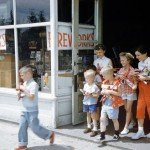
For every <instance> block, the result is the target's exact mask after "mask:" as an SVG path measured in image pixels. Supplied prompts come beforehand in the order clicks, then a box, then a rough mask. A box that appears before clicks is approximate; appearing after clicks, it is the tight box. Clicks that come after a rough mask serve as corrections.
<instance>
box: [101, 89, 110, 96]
mask: <svg viewBox="0 0 150 150" xmlns="http://www.w3.org/2000/svg"><path fill="white" fill-rule="evenodd" d="M101 94H102V95H110V94H111V90H103V91H101Z"/></svg>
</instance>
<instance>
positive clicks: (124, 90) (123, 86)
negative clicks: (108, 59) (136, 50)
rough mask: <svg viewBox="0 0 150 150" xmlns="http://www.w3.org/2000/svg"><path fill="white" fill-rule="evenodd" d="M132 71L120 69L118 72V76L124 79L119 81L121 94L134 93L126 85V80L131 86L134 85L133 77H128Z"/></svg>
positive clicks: (131, 69) (131, 68)
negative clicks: (122, 76) (123, 76)
mask: <svg viewBox="0 0 150 150" xmlns="http://www.w3.org/2000/svg"><path fill="white" fill-rule="evenodd" d="M132 71H134V68H133V67H130V68H129V69H126V68H124V67H122V68H121V69H120V70H119V71H118V74H119V75H125V74H126V76H125V79H124V80H122V81H121V91H122V93H127V94H132V93H135V90H132V88H131V87H130V86H129V85H128V84H127V82H126V80H128V81H129V82H130V83H131V84H134V79H133V77H131V76H130V72H132Z"/></svg>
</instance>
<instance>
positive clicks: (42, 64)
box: [18, 27, 51, 92]
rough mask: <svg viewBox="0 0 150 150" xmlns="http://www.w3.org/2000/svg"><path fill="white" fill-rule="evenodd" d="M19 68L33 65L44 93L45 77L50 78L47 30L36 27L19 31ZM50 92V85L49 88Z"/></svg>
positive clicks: (37, 80)
mask: <svg viewBox="0 0 150 150" xmlns="http://www.w3.org/2000/svg"><path fill="white" fill-rule="evenodd" d="M18 39H19V41H18V47H19V68H21V67H22V66H25V65H31V66H32V68H33V69H34V76H33V77H34V79H35V81H36V82H37V83H38V84H39V87H40V88H39V90H41V91H43V87H44V81H43V80H44V78H43V77H44V75H45V73H46V74H47V76H50V69H51V62H50V60H51V59H50V54H51V53H50V51H48V50H47V45H46V43H47V42H46V28H45V27H34V28H23V29H18ZM47 84H48V83H47ZM47 87H48V88H47V92H50V84H49V85H48V86H47Z"/></svg>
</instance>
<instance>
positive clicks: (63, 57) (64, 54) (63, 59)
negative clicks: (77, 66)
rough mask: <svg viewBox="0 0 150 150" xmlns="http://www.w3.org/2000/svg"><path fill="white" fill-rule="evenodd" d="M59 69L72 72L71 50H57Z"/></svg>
mask: <svg viewBox="0 0 150 150" xmlns="http://www.w3.org/2000/svg"><path fill="white" fill-rule="evenodd" d="M58 55H59V56H58V57H59V58H58V61H59V67H58V69H59V70H60V71H71V70H72V51H71V50H59V54H58Z"/></svg>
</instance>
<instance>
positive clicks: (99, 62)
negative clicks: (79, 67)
mask: <svg viewBox="0 0 150 150" xmlns="http://www.w3.org/2000/svg"><path fill="white" fill-rule="evenodd" d="M93 64H94V66H96V68H98V67H99V68H100V69H102V68H103V67H106V66H108V65H111V59H109V58H107V57H105V56H103V57H102V58H97V59H96V60H95V61H94V63H93Z"/></svg>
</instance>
